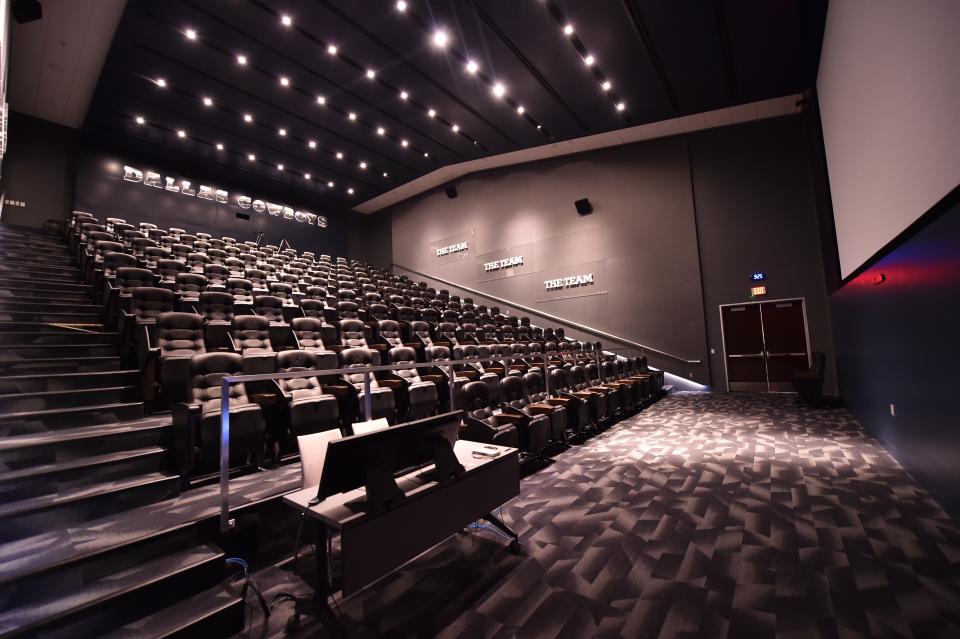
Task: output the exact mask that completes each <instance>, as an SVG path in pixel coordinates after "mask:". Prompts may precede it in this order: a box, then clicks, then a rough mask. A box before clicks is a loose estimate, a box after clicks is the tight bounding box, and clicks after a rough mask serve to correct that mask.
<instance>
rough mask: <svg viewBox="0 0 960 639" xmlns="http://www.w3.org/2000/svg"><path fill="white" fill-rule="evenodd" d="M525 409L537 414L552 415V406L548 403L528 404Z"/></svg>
mask: <svg viewBox="0 0 960 639" xmlns="http://www.w3.org/2000/svg"><path fill="white" fill-rule="evenodd" d="M527 410H529V411H530V412H531V413H535V414H537V415H552V414H553V411H554V407H553V406H551V405H550V404H540V403H537V404H528V405H527Z"/></svg>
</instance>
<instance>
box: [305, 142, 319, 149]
mask: <svg viewBox="0 0 960 639" xmlns="http://www.w3.org/2000/svg"><path fill="white" fill-rule="evenodd" d="M307 146H309V147H310V148H311V149H315V148H317V142H316V140H310V141H309V142H307Z"/></svg>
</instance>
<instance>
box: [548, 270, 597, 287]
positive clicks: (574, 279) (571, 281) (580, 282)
mask: <svg viewBox="0 0 960 639" xmlns="http://www.w3.org/2000/svg"><path fill="white" fill-rule="evenodd" d="M588 284H593V273H586V274H584V275H571V276H569V277H560V278H557V279H555V280H544V282H543V286H544V288H545V289H547V290H548V291H555V290H557V289H559V288H575V287H577V286H587V285H588Z"/></svg>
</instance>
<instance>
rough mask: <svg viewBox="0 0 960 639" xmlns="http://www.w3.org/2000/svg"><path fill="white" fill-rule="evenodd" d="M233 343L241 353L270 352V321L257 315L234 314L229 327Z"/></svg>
mask: <svg viewBox="0 0 960 639" xmlns="http://www.w3.org/2000/svg"><path fill="white" fill-rule="evenodd" d="M230 332H231V334H232V336H233V343H234V344H236V346H237V348H238V349H239V350H240V352H241V353H244V352H255V353H272V352H273V345H272V344H271V343H270V321H269V320H267V318H265V317H260V316H259V315H235V316H234V318H233V323H232V324H231V327H230Z"/></svg>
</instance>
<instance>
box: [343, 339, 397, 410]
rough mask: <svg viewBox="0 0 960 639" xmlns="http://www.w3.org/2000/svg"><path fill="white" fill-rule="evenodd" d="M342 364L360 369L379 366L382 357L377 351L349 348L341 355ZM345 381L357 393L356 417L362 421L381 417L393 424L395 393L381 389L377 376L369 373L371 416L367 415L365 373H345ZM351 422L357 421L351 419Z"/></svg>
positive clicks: (387, 389)
mask: <svg viewBox="0 0 960 639" xmlns="http://www.w3.org/2000/svg"><path fill="white" fill-rule="evenodd" d="M340 362H341V364H342V366H343V368H359V367H364V366H378V365H379V364H380V356H379V354H378V353H377V351H375V350H372V349H369V348H362V347H359V348H347V349H345V350H344V351H343V352H341V353H340ZM343 379H344V381H346V382H347V383H348V384H350V385H351V386H353V387H354V388H355V389H356V391H357V406H356V415H359V416H360V419H361V420H371V419H377V418H380V417H383V418H385V419H386V420H387V421H389V422H391V423H393V420H394V417H395V410H396V403H395V401H394V396H393V391H391V390H390V389H389V388H381V387H380V385H379V384H378V383H377V378H376V375H374V374H373V373H369V380H370V382H369V383H370V415H367V414H366V410H365V407H364V406H365V398H364V374H363V373H345V374H344V375H343ZM351 421H356V420H353V419H351Z"/></svg>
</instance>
